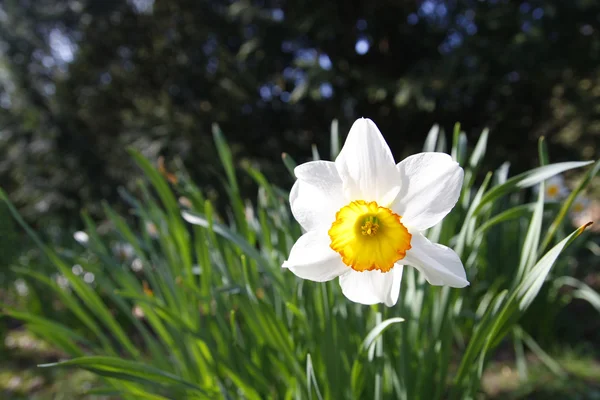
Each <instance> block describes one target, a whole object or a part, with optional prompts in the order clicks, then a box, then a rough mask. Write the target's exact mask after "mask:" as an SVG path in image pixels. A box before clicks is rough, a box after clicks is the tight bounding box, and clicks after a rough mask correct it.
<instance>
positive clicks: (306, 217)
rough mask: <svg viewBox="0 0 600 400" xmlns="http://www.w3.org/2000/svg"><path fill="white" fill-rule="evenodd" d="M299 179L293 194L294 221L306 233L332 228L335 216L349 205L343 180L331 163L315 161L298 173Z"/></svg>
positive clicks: (298, 167) (306, 164) (296, 171)
mask: <svg viewBox="0 0 600 400" xmlns="http://www.w3.org/2000/svg"><path fill="white" fill-rule="evenodd" d="M294 173H295V174H296V177H297V178H298V180H297V181H296V183H295V184H294V186H293V187H292V191H291V192H290V205H291V208H292V214H293V215H294V218H296V220H297V221H298V222H299V223H300V225H301V226H302V227H303V228H304V229H305V230H306V231H311V230H314V229H319V228H325V227H327V229H329V228H330V227H331V224H332V223H333V221H335V213H336V212H338V211H339V209H340V208H342V207H343V206H345V205H346V201H345V200H344V190H343V187H342V180H341V178H340V176H339V174H338V172H337V169H336V168H335V164H334V163H333V162H330V161H311V162H307V163H305V164H302V165H299V166H297V167H296V169H295V170H294Z"/></svg>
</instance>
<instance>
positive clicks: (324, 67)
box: [0, 0, 600, 221]
mask: <svg viewBox="0 0 600 400" xmlns="http://www.w3.org/2000/svg"><path fill="white" fill-rule="evenodd" d="M599 21H600V4H598V2H595V1H591V0H589V1H585V0H579V1H574V2H552V1H542V0H529V1H506V0H479V1H475V0H424V1H403V2H398V1H380V2H359V1H350V2H348V1H339V0H338V1H317V0H302V1H289V0H288V1H286V0H279V1H275V0H240V1H218V0H128V1H94V0H69V1H67V0H64V1H56V0H35V1H33V0H4V2H2V3H0V35H1V38H0V46H1V49H2V51H1V57H2V58H1V59H0V60H1V62H0V153H1V154H0V179H1V181H0V182H1V183H0V184H1V185H2V186H3V187H6V188H7V189H8V190H9V191H10V193H11V196H12V198H13V199H14V200H15V201H16V202H17V203H18V204H19V206H20V207H21V208H22V210H23V211H24V212H26V213H27V215H28V216H29V218H30V219H34V218H36V219H37V218H40V216H42V215H48V214H52V215H60V216H61V219H62V220H63V221H65V220H67V219H73V220H78V215H77V212H76V211H77V210H78V209H79V208H81V207H87V208H88V209H89V210H90V211H92V212H93V213H95V212H96V211H98V210H99V206H98V204H99V200H100V199H102V198H105V199H109V200H110V201H114V200H115V199H116V189H117V187H118V186H119V185H125V186H126V187H129V188H130V189H131V188H133V186H134V183H135V177H137V176H138V172H137V170H136V169H135V168H134V167H133V164H132V163H131V162H130V160H129V157H128V156H127V153H126V148H127V147H128V146H133V147H136V148H138V149H140V150H142V151H143V152H144V154H146V155H147V156H148V157H150V158H152V159H156V158H157V157H158V156H159V155H165V156H166V158H167V159H172V158H173V157H175V156H178V157H181V158H182V159H183V160H184V162H185V163H186V165H187V166H188V167H189V168H190V170H191V172H192V173H193V174H194V177H195V178H196V179H198V181H201V182H205V184H206V185H207V186H210V185H211V183H213V182H212V181H211V179H214V178H212V177H213V176H214V175H213V174H212V172H211V170H214V169H217V168H216V166H215V163H216V155H215V151H214V149H213V147H212V144H211V140H210V125H211V123H213V122H217V123H219V124H220V125H221V127H222V129H223V131H224V132H225V133H226V135H227V137H228V139H229V140H230V141H231V142H233V144H234V148H235V149H236V152H237V154H238V156H239V157H240V158H245V157H248V158H251V159H252V160H255V161H257V162H259V163H261V165H262V168H263V169H264V170H265V172H266V173H267V175H268V176H269V177H271V178H272V179H273V180H275V181H276V182H278V183H282V184H286V183H287V182H288V181H287V175H285V174H283V173H281V171H282V168H281V167H280V161H279V160H280V159H279V157H280V154H281V152H282V151H287V152H290V153H291V154H292V155H293V156H294V157H296V158H297V159H302V158H305V157H307V156H308V154H309V149H310V144H311V143H317V144H318V145H319V148H320V149H322V150H326V149H328V142H329V136H328V127H329V124H330V122H331V120H332V119H333V118H339V119H340V129H341V132H346V131H347V128H349V126H350V124H351V123H352V122H353V120H354V119H355V118H357V117H359V116H368V117H371V118H373V119H374V120H376V122H377V124H378V125H379V126H380V128H381V129H382V131H383V132H384V134H385V136H386V138H387V139H388V140H389V142H390V144H391V145H392V148H393V149H395V150H396V151H397V152H398V153H399V152H402V154H397V156H398V157H400V156H402V155H406V154H407V153H408V152H409V151H415V150H418V148H419V146H420V145H421V143H422V141H423V137H424V135H425V133H426V132H427V131H428V129H429V128H430V126H431V125H432V124H433V123H435V122H437V123H440V124H442V126H444V127H446V128H451V126H452V125H453V123H454V122H455V121H461V122H462V124H463V127H464V129H466V130H467V133H468V134H469V135H472V136H476V135H478V134H479V132H480V131H481V129H482V128H483V127H485V126H489V127H490V128H491V129H492V137H491V142H492V148H493V149H494V150H495V152H494V154H491V155H490V156H491V157H490V158H489V159H488V162H489V163H490V165H489V166H490V167H495V166H497V165H498V163H499V162H501V161H503V160H509V161H511V162H512V163H513V164H514V165H515V168H516V169H521V168H524V167H528V166H531V165H532V164H535V162H536V161H535V157H534V156H533V154H535V143H536V138H537V137H538V136H539V135H542V134H543V135H546V136H548V137H549V138H550V143H551V145H552V147H553V148H552V149H551V150H552V155H553V156H555V157H556V158H557V159H558V158H561V159H562V158H564V159H566V158H592V157H595V156H596V154H597V149H598V145H599V137H600V136H599V135H600V118H599V115H600V100H599V99H600V68H599V65H600V64H599V62H598V61H599V57H600V55H599V54H600V32H599V31H598V28H597V27H598V25H599V24H598V22H599ZM215 186H217V187H218V185H215Z"/></svg>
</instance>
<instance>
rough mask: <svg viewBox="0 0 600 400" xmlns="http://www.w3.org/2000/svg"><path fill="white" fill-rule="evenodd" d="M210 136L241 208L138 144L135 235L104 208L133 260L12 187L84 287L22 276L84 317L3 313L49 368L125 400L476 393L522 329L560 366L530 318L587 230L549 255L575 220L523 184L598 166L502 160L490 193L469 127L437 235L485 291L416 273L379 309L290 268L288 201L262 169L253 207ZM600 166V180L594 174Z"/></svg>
mask: <svg viewBox="0 0 600 400" xmlns="http://www.w3.org/2000/svg"><path fill="white" fill-rule="evenodd" d="M335 129H336V126H335V125H334V126H332V131H333V135H332V136H333V137H332V142H334V143H335V142H337V141H338V140H339V139H337V138H335V136H337V132H336V131H335ZM213 132H214V140H215V143H216V147H217V149H218V156H219V158H220V161H221V163H222V165H223V167H224V170H225V176H226V180H224V181H223V184H224V185H225V187H226V192H227V193H228V194H229V201H228V202H227V203H226V204H224V205H223V204H221V205H220V206H221V207H220V208H222V209H224V210H226V214H225V215H226V217H225V218H223V217H222V216H221V215H219V214H218V213H217V212H216V211H215V208H216V207H215V206H216V205H215V204H213V203H212V202H211V201H210V200H207V196H206V195H205V194H204V193H203V192H202V191H201V190H200V189H199V188H198V187H197V186H196V185H194V184H193V183H192V181H191V180H190V178H189V176H188V174H187V173H186V172H185V171H184V170H180V171H178V172H177V175H176V178H173V175H172V174H171V173H169V172H168V171H165V170H162V171H159V170H158V169H156V168H154V167H153V166H152V165H151V163H150V162H149V161H148V160H147V159H146V158H144V157H143V156H142V155H141V154H139V153H138V152H136V151H134V150H131V151H130V154H131V156H132V158H133V159H134V160H135V162H136V163H137V165H138V166H139V167H140V168H141V169H142V170H143V172H144V174H145V176H146V177H147V180H146V181H143V182H139V183H138V189H137V193H136V195H135V196H134V195H131V194H129V193H127V192H125V191H123V196H124V197H125V199H126V201H127V202H128V203H129V205H130V207H131V213H132V214H133V215H134V216H135V218H136V219H137V227H136V226H131V225H130V224H128V223H127V222H126V220H125V219H124V218H123V217H122V216H121V215H119V214H118V213H117V212H115V211H114V210H113V209H112V208H111V207H110V206H109V205H108V204H105V205H104V210H105V213H106V216H107V217H108V218H109V220H110V221H111V224H112V226H113V228H114V233H115V235H116V239H117V240H118V241H119V243H120V245H121V247H119V248H118V249H122V248H123V247H122V246H123V244H124V243H126V244H127V245H128V246H130V248H131V251H130V252H125V251H114V249H115V248H114V247H113V250H111V241H112V242H113V244H114V241H113V240H112V239H113V238H111V237H110V236H106V235H104V236H103V233H102V232H100V231H99V230H98V227H97V226H96V225H95V224H94V222H93V221H92V219H90V218H89V217H88V216H87V215H86V214H85V213H84V214H83V219H84V222H85V224H86V232H87V233H88V235H89V241H88V242H87V244H86V247H85V248H84V249H82V251H77V252H61V251H60V250H58V249H56V248H52V247H49V246H46V245H44V244H43V243H42V241H41V240H40V239H39V238H38V237H37V236H36V233H35V232H34V231H33V230H31V229H30V228H29V227H28V226H27V225H26V223H25V221H24V220H23V219H22V217H21V216H20V215H19V214H18V212H17V210H16V209H15V208H14V206H13V205H12V204H11V203H9V202H8V201H7V196H6V194H5V193H4V192H0V196H2V198H3V199H4V200H5V201H6V204H7V206H8V208H9V210H10V212H11V213H12V214H13V216H14V217H15V218H16V220H17V221H18V222H19V224H21V226H23V227H24V228H25V229H26V230H27V232H28V233H29V235H30V236H31V237H32V238H33V239H34V240H35V241H36V242H37V244H38V246H39V247H40V249H42V251H43V252H44V254H45V255H46V256H47V257H48V259H49V260H50V261H51V262H52V264H53V265H54V267H55V269H56V271H57V272H59V273H60V274H61V275H62V276H64V278H66V280H67V281H68V283H69V285H68V287H66V288H65V287H62V286H60V285H58V284H57V282H55V281H54V280H53V279H50V278H49V277H47V276H45V275H43V274H41V273H39V272H37V271H36V270H35V269H31V268H28V269H23V268H21V269H19V270H18V271H17V272H18V273H20V274H22V276H24V277H26V278H27V279H28V280H29V281H30V282H38V284H40V285H41V286H42V287H43V288H44V290H46V291H48V292H49V293H51V294H52V296H53V297H54V298H57V299H60V302H61V303H62V304H63V305H64V307H66V309H67V310H68V311H69V312H70V313H71V314H72V319H70V320H66V321H55V320H52V319H51V318H48V317H46V316H40V315H36V314H34V313H28V312H22V311H18V310H16V309H14V308H11V307H4V309H3V314H4V315H5V316H8V317H11V318H15V319H18V320H21V321H23V323H25V325H26V327H27V328H28V329H29V330H31V331H32V332H34V333H36V334H38V335H42V336H44V337H45V339H46V340H48V341H49V342H50V343H52V345H54V346H56V347H57V348H59V349H61V350H62V351H63V352H65V353H66V354H68V355H69V356H70V357H71V359H70V360H67V361H62V362H58V363H52V364H45V365H42V367H79V368H83V369H86V370H88V371H91V372H93V373H95V374H97V375H99V376H101V377H102V381H103V383H104V385H105V386H104V387H102V388H97V390H96V393H109V392H110V393H114V394H118V395H119V396H120V397H121V398H124V399H143V398H146V399H168V398H189V399H205V398H248V399H262V398H286V399H294V398H317V399H339V398H365V397H368V398H371V397H372V398H376V399H382V398H400V399H446V398H451V399H459V398H460V399H463V398H473V397H474V396H475V394H476V393H477V392H478V391H479V390H480V382H481V378H482V376H483V373H484V371H485V367H486V365H487V362H488V360H489V359H490V355H491V353H492V352H493V351H494V349H496V348H497V347H498V345H499V344H500V343H501V342H502V341H503V340H504V339H505V338H506V337H507V335H508V334H511V333H512V335H511V336H512V337H513V340H514V343H515V346H517V347H516V348H517V349H521V351H520V352H517V353H519V354H523V351H522V350H523V348H524V347H525V346H526V347H527V348H529V349H530V350H531V351H533V352H534V353H536V354H537V355H538V357H539V358H540V359H541V360H542V361H543V362H545V364H546V365H548V366H549V367H550V368H551V370H553V371H554V372H555V373H557V374H562V370H561V369H560V368H559V367H557V365H556V363H555V362H554V361H553V360H552V358H551V357H550V356H548V355H547V354H546V353H545V352H544V351H543V350H542V349H541V347H540V346H539V345H538V344H537V343H536V342H535V340H534V339H533V338H532V337H531V336H530V335H529V334H528V333H527V332H525V331H524V330H523V329H521V328H520V326H519V318H520V317H521V316H522V315H523V314H524V313H525V312H526V311H527V309H528V308H529V307H530V305H531V304H532V302H533V301H534V299H536V298H539V293H540V289H541V287H542V285H543V283H544V281H545V280H547V279H551V280H552V279H553V278H552V276H553V275H552V268H553V266H554V265H555V264H556V263H557V260H558V259H559V256H560V255H561V254H563V253H564V252H565V251H568V250H567V246H568V245H569V244H570V243H571V242H572V241H573V240H574V239H575V238H576V237H577V236H579V235H580V234H581V233H582V232H583V230H584V229H585V226H582V227H580V228H578V229H576V230H575V231H574V232H572V233H571V234H569V235H566V236H564V237H561V236H560V233H559V232H560V231H553V232H552V233H547V234H546V236H545V237H549V239H548V240H547V242H548V244H550V245H552V247H551V248H550V250H548V251H545V247H546V244H545V242H543V241H542V239H543V238H544V235H543V233H544V232H546V231H545V229H544V227H545V226H552V225H553V224H562V219H563V218H564V214H563V213H560V212H559V213H558V214H557V215H555V213H554V212H550V213H546V212H545V209H546V207H545V206H546V205H545V203H544V191H543V190H540V194H539V195H538V200H537V202H536V203H534V204H530V205H523V204H522V202H521V199H520V197H519V193H520V191H522V190H523V188H526V187H531V186H533V185H536V184H542V185H543V181H544V180H545V179H547V178H549V177H550V176H552V175H554V174H557V173H560V172H563V171H566V170H569V169H572V168H579V167H582V166H585V165H587V164H588V163H558V164H548V165H544V166H542V167H539V168H536V169H534V170H531V171H528V172H525V173H523V174H520V175H517V176H515V177H513V178H508V175H507V170H506V168H504V167H501V168H500V169H499V170H498V171H496V172H495V174H493V176H494V177H493V178H492V174H488V176H487V177H486V179H485V180H484V181H483V182H482V183H481V184H480V185H479V186H477V185H476V179H475V177H476V176H477V175H478V173H479V171H478V168H479V166H480V163H481V160H482V159H483V158H484V154H485V150H486V142H487V134H486V133H485V132H484V134H482V137H481V139H480V141H479V143H478V144H477V145H476V146H475V150H474V151H473V153H471V155H470V157H468V156H469V154H468V146H467V144H468V143H467V142H466V139H461V138H465V136H464V135H463V134H462V132H460V127H458V126H457V127H456V130H455V132H456V134H455V135H454V141H453V146H452V149H451V153H452V154H453V155H454V156H455V157H456V158H457V159H458V160H460V161H461V163H462V164H463V167H464V168H465V171H466V174H465V176H466V177H467V179H466V180H465V186H464V188H463V192H462V195H461V199H460V200H459V203H458V205H457V207H456V208H455V209H454V210H453V212H452V213H451V214H450V215H449V216H448V217H447V218H446V219H444V221H443V222H442V223H440V224H439V225H437V226H435V227H434V228H432V229H430V231H429V232H428V236H429V237H430V238H432V239H434V240H435V241H436V242H441V243H445V244H450V245H452V246H453V247H454V248H455V249H456V250H457V252H458V253H459V254H460V256H461V258H462V259H463V261H464V262H465V266H466V268H467V276H468V277H469V279H470V281H471V283H472V284H471V286H470V287H468V288H465V289H450V288H448V287H441V288H440V287H434V286H430V285H428V284H426V283H425V280H424V278H423V277H422V276H420V275H419V274H418V273H417V272H416V270H414V269H412V268H406V270H405V272H404V278H403V282H402V288H401V296H400V300H399V302H398V304H397V306H396V307H393V308H383V307H376V306H372V307H366V306H361V305H358V304H353V303H350V302H349V301H347V299H345V298H344V297H343V295H342V294H341V291H340V289H339V287H338V285H337V282H327V283H315V282H310V281H303V280H299V279H297V278H296V277H295V276H294V275H293V274H291V273H288V272H287V271H286V270H283V269H282V268H281V264H282V261H283V260H284V259H285V258H286V257H287V254H288V253H289V250H290V248H291V246H292V244H293V243H294V241H295V239H296V238H297V237H298V236H299V235H300V234H301V232H300V228H299V226H298V225H297V224H296V223H295V221H294V220H293V218H292V216H291V214H290V211H289V208H288V201H287V193H286V192H285V191H283V190H281V189H279V188H277V187H275V186H273V185H272V184H271V183H270V182H269V181H268V180H267V179H266V178H265V177H264V176H263V174H262V173H261V172H260V171H259V170H257V169H255V168H254V167H253V166H251V165H247V166H246V167H245V171H244V174H246V175H247V176H249V177H251V178H252V179H253V180H254V181H255V182H256V184H257V186H258V188H259V190H258V197H257V198H256V199H255V200H254V201H252V202H245V201H244V200H243V198H242V197H241V195H240V192H239V182H238V179H239V172H240V171H238V170H237V169H236V168H235V166H234V156H233V155H232V153H231V150H230V148H229V146H228V145H227V144H226V142H225V140H224V138H223V136H222V134H221V132H220V130H219V128H218V127H216V126H215V127H214V128H213ZM440 146H442V147H443V146H444V139H443V135H442V136H439V132H438V131H437V130H435V129H433V130H432V131H431V132H430V136H429V138H428V140H427V142H426V147H428V148H439V147H440ZM334 154H335V153H334ZM315 156H318V154H315ZM286 162H287V163H288V164H290V167H291V166H292V165H293V161H291V160H289V159H288V160H287V161H286ZM588 171H589V172H588V174H589V175H588V177H591V176H593V175H594V174H595V173H596V172H597V166H594V167H592V168H591V169H588ZM167 178H169V179H167ZM169 181H170V182H171V185H170V184H169ZM584 182H589V179H588V178H586V179H585V180H584ZM557 221H558V222H557ZM548 235H549V236H548ZM508 249H510V251H509V250H508ZM75 264H76V265H78V266H80V267H81V268H82V269H83V271H85V274H78V273H76V272H75V271H74V269H73V268H72V266H73V265H75ZM89 273H92V274H93V275H89ZM90 276H92V277H93V279H92V280H90V279H89V277H90ZM86 277H87V278H86ZM553 282H555V284H568V285H571V286H575V287H576V288H577V292H576V295H577V296H579V297H583V298H586V299H588V300H589V301H590V302H591V303H592V304H594V305H597V304H596V303H597V297H598V296H597V293H595V292H593V290H591V289H590V288H589V287H587V286H586V285H583V284H581V283H579V282H578V281H575V280H568V279H565V278H560V280H558V281H553ZM547 301H548V304H551V299H550V300H547ZM523 363H524V359H523V358H521V359H520V365H524V364H523Z"/></svg>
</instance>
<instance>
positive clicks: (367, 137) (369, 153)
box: [335, 118, 400, 206]
mask: <svg viewBox="0 0 600 400" xmlns="http://www.w3.org/2000/svg"><path fill="white" fill-rule="evenodd" d="M394 164H395V163H394V157H393V156H392V152H391V151H390V148H389V147H388V145H387V143H386V142H385V140H384V139H383V136H382V135H381V132H379V129H378V128H377V126H376V125H375V123H374V122H373V121H371V120H370V119H365V118H360V119H358V120H356V122H355V123H354V125H352V128H351V129H350V133H348V138H346V143H344V147H343V148H342V150H341V151H340V154H339V155H338V157H337V158H336V160H335V165H336V167H337V170H338V172H339V173H340V177H341V178H342V181H343V182H344V193H345V194H346V197H347V198H348V199H351V200H365V201H376V202H377V203H379V204H380V205H384V206H386V205H388V204H389V203H390V202H391V201H392V200H393V199H394V198H395V196H396V194H397V193H398V190H399V186H400V178H399V176H398V171H397V170H396V167H395V165H394Z"/></svg>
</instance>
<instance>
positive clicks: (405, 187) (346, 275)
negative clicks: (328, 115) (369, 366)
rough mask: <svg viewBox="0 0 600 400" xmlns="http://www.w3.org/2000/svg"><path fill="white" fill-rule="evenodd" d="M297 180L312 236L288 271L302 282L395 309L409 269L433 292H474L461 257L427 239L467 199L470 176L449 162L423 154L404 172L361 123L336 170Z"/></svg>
mask: <svg viewBox="0 0 600 400" xmlns="http://www.w3.org/2000/svg"><path fill="white" fill-rule="evenodd" d="M294 173H295V175H296V178H297V181H296V183H295V184H294V186H293V188H292V191H291V193H290V204H291V209H292V213H293V215H294V218H295V219H296V220H297V221H298V222H299V223H300V225H301V226H302V228H303V229H304V230H305V231H306V233H305V234H304V235H302V236H301V237H300V238H299V239H298V240H297V241H296V243H295V244H294V246H293V247H292V250H291V252H290V255H289V258H288V260H287V261H285V262H284V263H283V267H284V268H288V269H289V270H290V271H292V272H293V273H294V274H296V275H297V276H298V277H300V278H303V279H309V280H312V281H317V282H324V281H329V280H332V279H334V278H336V277H339V278H340V285H341V288H342V292H343V293H344V295H345V296H346V297H347V298H348V299H350V300H352V301H355V302H357V303H362V304H377V303H384V304H386V305H387V306H392V305H394V304H396V302H397V300H398V296H399V293H400V282H401V280H402V269H403V266H404V265H411V266H413V267H415V268H417V269H418V270H419V271H420V272H421V273H422V274H424V276H425V278H426V279H427V281H428V282H429V283H430V284H432V285H447V286H452V287H465V286H467V285H468V284H469V282H468V281H467V279H466V273H465V269H464V267H463V264H462V262H461V260H460V258H459V257H458V255H457V254H456V253H455V252H454V251H453V250H452V249H450V248H448V247H446V246H442V245H440V244H437V243H432V242H431V241H429V239H427V238H426V237H425V236H424V235H423V234H422V231H424V230H426V229H428V228H430V227H432V226H434V225H435V224H437V223H438V222H440V221H441V220H442V219H443V218H444V217H445V216H446V215H447V214H448V213H449V212H450V211H451V210H452V208H453V207H454V205H455V204H456V202H457V200H458V197H459V195H460V191H461V187H462V181H463V170H462V168H461V167H460V166H459V165H458V164H457V163H456V162H455V161H453V160H452V158H451V157H450V156H449V155H447V154H444V153H420V154H415V155H413V156H410V157H408V158H406V159H405V160H404V161H402V162H400V163H398V164H396V163H395V161H394V158H393V156H392V153H391V151H390V148H389V147H388V145H387V143H386V142H385V140H384V138H383V136H382V135H381V133H380V132H379V129H378V128H377V126H376V125H375V123H373V121H371V120H370V119H363V118H361V119H359V120H357V121H356V122H355V123H354V125H353V126H352V128H351V129H350V133H349V134H348V138H347V139H346V143H345V144H344V147H343V148H342V150H341V152H340V154H339V156H338V157H337V159H336V160H335V162H331V161H311V162H307V163H305V164H302V165H299V166H298V167H296V169H295V170H294Z"/></svg>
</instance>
